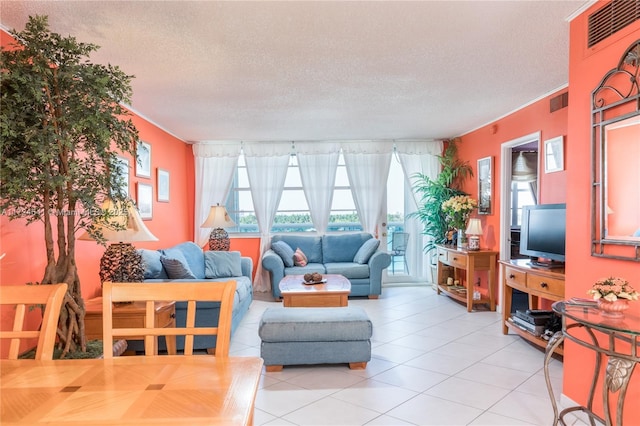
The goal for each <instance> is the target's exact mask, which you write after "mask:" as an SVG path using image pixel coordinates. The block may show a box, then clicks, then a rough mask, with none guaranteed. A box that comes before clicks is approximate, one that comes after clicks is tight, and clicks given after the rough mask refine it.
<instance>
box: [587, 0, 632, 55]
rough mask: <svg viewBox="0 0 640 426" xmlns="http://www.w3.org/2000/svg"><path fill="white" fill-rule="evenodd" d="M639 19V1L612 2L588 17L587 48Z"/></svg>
mask: <svg viewBox="0 0 640 426" xmlns="http://www.w3.org/2000/svg"><path fill="white" fill-rule="evenodd" d="M639 19H640V0H613V1H612V2H611V3H609V4H607V5H606V6H604V7H602V8H600V9H599V10H597V11H595V12H594V13H592V14H591V15H589V31H588V36H587V37H588V41H587V44H588V46H589V47H592V46H593V45H595V44H596V43H599V42H601V41H602V40H604V39H605V38H607V37H609V36H610V35H612V34H614V33H615V32H617V31H620V30H621V29H623V28H624V27H626V26H627V25H629V24H631V23H632V22H634V21H637V20H639Z"/></svg>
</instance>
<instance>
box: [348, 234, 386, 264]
mask: <svg viewBox="0 0 640 426" xmlns="http://www.w3.org/2000/svg"><path fill="white" fill-rule="evenodd" d="M379 245H380V240H377V239H375V238H370V239H368V240H367V241H365V242H364V244H362V246H361V247H360V248H359V249H358V252H357V253H356V255H355V256H353V261H354V262H355V263H360V264H362V265H364V264H365V263H367V262H369V259H370V258H371V256H373V253H375V252H376V250H378V246H379Z"/></svg>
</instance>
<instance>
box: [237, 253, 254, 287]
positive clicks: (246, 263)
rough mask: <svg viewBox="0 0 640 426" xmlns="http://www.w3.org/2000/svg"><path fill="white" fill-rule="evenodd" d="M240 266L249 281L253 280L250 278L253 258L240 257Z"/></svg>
mask: <svg viewBox="0 0 640 426" xmlns="http://www.w3.org/2000/svg"><path fill="white" fill-rule="evenodd" d="M240 267H241V268H242V275H244V276H245V277H247V278H249V281H250V282H253V280H252V279H251V277H252V275H253V259H251V258H250V257H241V258H240Z"/></svg>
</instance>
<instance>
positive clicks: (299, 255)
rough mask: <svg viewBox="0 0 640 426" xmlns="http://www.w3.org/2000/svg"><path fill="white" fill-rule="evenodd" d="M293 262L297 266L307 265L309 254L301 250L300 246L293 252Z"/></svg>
mask: <svg viewBox="0 0 640 426" xmlns="http://www.w3.org/2000/svg"><path fill="white" fill-rule="evenodd" d="M293 264H294V265H296V266H307V256H305V255H304V253H303V252H302V250H300V247H298V248H297V249H296V252H295V253H293Z"/></svg>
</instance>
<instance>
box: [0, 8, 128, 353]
mask: <svg viewBox="0 0 640 426" xmlns="http://www.w3.org/2000/svg"><path fill="white" fill-rule="evenodd" d="M11 34H12V36H13V37H14V38H15V40H16V43H14V44H12V45H11V46H9V47H8V48H7V49H4V48H3V49H2V50H1V52H0V53H1V54H0V69H1V72H2V74H1V76H2V80H1V82H0V84H1V87H0V89H1V90H0V93H1V98H0V136H1V137H0V144H1V145H0V148H1V152H0V208H1V209H2V211H3V212H4V214H6V215H7V216H8V217H9V219H10V220H14V219H22V220H24V221H26V223H27V225H30V224H32V223H34V222H43V223H44V241H43V243H44V248H45V250H46V259H47V263H46V267H45V270H44V274H43V277H42V280H41V281H40V282H39V283H36V284H53V283H59V282H65V283H67V284H68V286H69V290H68V292H67V295H66V297H65V301H64V304H63V306H62V310H61V314H60V321H59V324H58V337H59V345H60V347H61V348H62V356H63V357H64V356H65V355H66V354H67V353H68V352H77V351H83V352H84V351H85V350H86V338H85V333H84V302H83V300H82V294H81V290H80V280H79V277H78V270H77V266H76V247H75V241H76V232H78V231H79V230H81V229H86V230H87V231H88V232H89V233H90V234H91V235H92V236H94V238H95V239H96V240H97V241H100V242H103V240H104V239H103V238H102V237H101V234H100V232H99V231H96V229H94V228H91V223H92V222H93V221H95V220H96V219H99V220H106V221H108V220H109V218H113V216H115V215H120V214H122V212H117V211H108V210H102V209H101V208H100V206H101V204H102V201H103V200H104V199H105V198H106V197H110V198H112V199H114V200H116V201H122V202H127V201H126V200H125V194H124V193H123V192H122V191H120V190H119V189H118V188H122V184H123V182H124V181H123V179H124V176H123V172H122V171H121V169H120V167H118V166H117V164H116V163H117V157H116V155H117V154H118V153H123V152H127V153H131V154H135V149H136V141H137V138H138V132H137V130H136V128H135V126H134V125H133V122H132V121H131V118H130V115H131V113H130V112H129V111H128V110H127V109H126V108H125V107H124V106H123V104H125V103H129V101H130V96H131V79H132V76H129V75H126V74H125V73H124V72H122V71H121V70H120V69H119V68H118V67H117V66H112V65H99V64H93V63H91V62H90V61H89V59H88V57H89V55H90V54H91V52H94V51H96V50H97V49H98V46H96V45H93V44H86V43H81V42H78V41H76V39H75V38H74V37H71V36H67V37H62V36H61V35H59V34H56V33H52V32H50V31H49V25H48V19H47V17H46V16H35V17H30V18H29V21H28V22H27V24H26V26H25V29H24V30H23V31H21V32H17V31H15V30H14V31H11ZM54 238H55V239H54Z"/></svg>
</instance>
